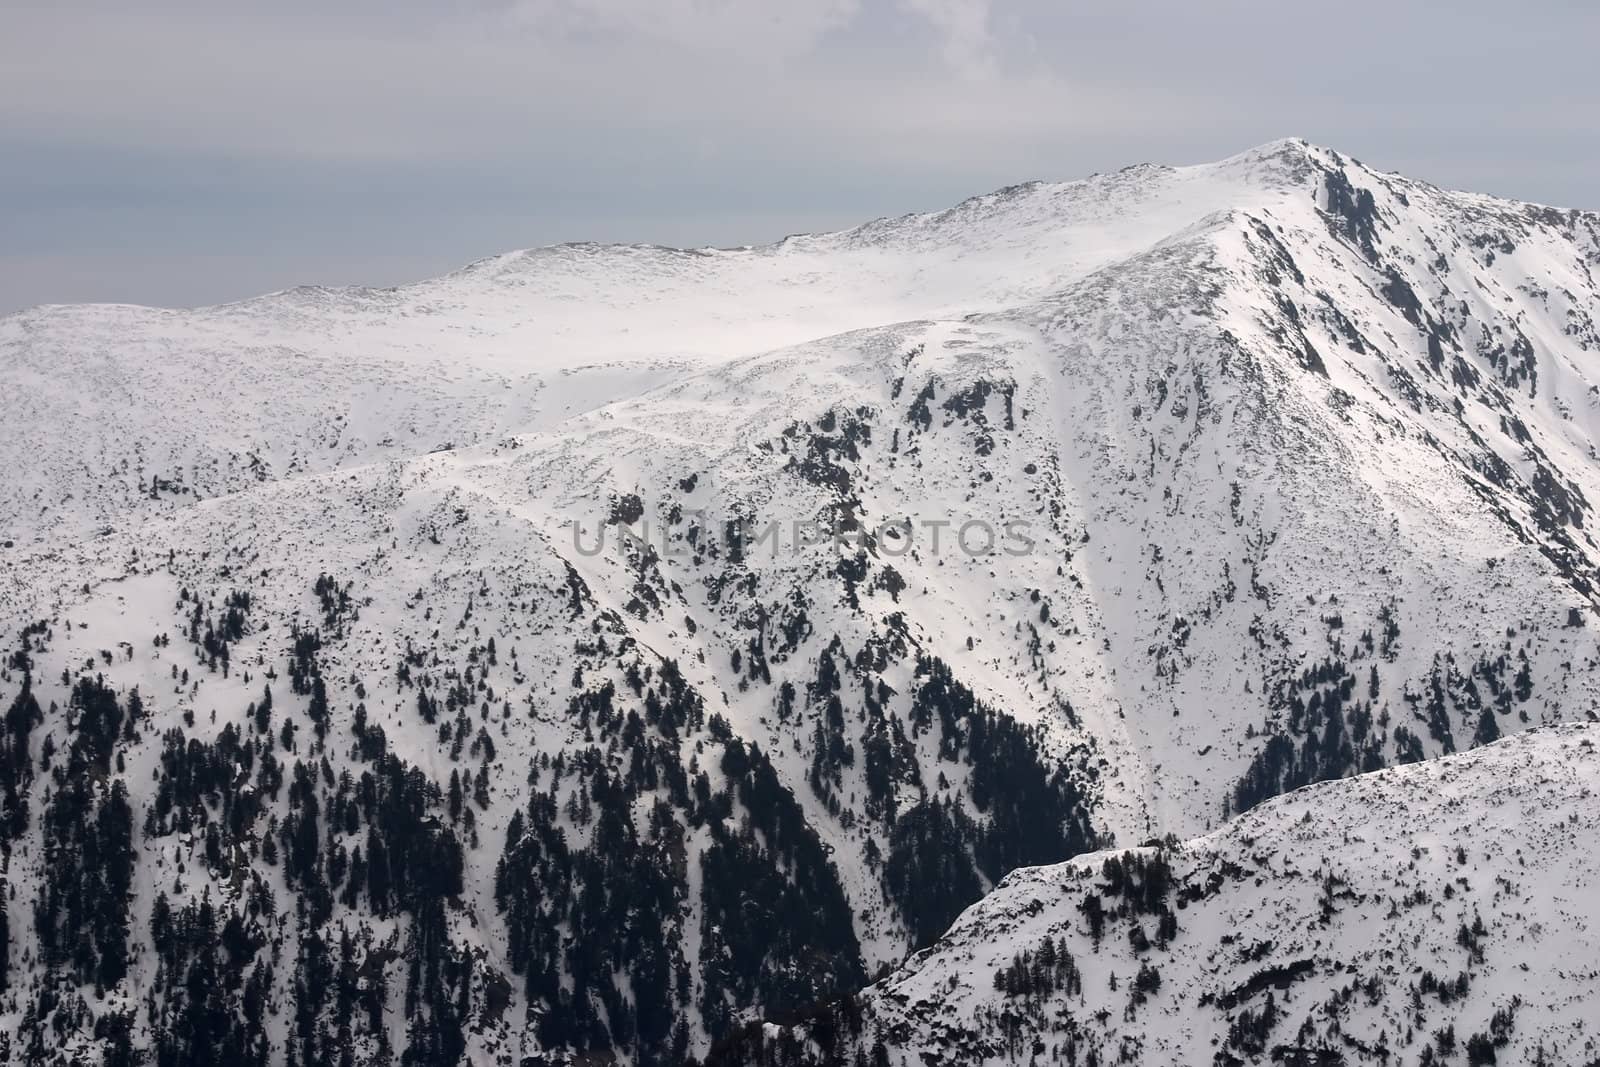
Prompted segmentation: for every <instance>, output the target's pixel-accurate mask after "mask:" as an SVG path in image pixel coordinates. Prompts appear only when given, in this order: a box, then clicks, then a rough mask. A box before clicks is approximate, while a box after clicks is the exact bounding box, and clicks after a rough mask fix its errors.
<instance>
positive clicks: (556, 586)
mask: <svg viewBox="0 0 1600 1067" xmlns="http://www.w3.org/2000/svg"><path fill="white" fill-rule="evenodd" d="M1597 233H1600V227H1597V220H1596V218H1595V217H1594V216H1590V215H1582V214H1578V213H1564V212H1556V211H1553V210H1551V209H1545V208H1538V207H1533V206H1529V205H1521V204H1514V203H1509V202H1505V201H1497V200H1491V199H1488V198H1483V197H1476V196H1471V195H1468V194H1459V193H1449V192H1444V191H1441V190H1437V189H1434V188H1432V187H1430V186H1427V185H1425V184H1422V183H1418V182H1414V181H1410V180H1407V179H1404V178H1400V177H1398V176H1393V175H1383V174H1377V173H1375V172H1373V171H1371V170H1369V169H1367V168H1365V167H1362V166H1361V165H1359V164H1357V163H1355V162H1354V161H1351V160H1348V159H1346V158H1344V157H1342V156H1339V155H1338V154H1337V153H1334V152H1331V151H1329V150H1326V149H1320V148H1316V147H1313V146H1310V145H1306V144H1305V143H1303V142H1293V141H1291V142H1280V143H1276V144H1273V145H1269V146H1265V147H1263V148H1261V149H1257V150H1255V151H1253V152H1249V153H1245V154H1244V155H1241V156H1239V157H1235V158H1234V159H1230V160H1226V161H1223V162H1222V163H1218V164H1213V165H1208V166H1203V167H1193V168H1179V169H1174V168H1164V167H1149V166H1145V167H1136V168H1130V169H1129V170H1126V171H1122V172H1119V173H1118V174H1115V175H1110V176H1104V177H1097V178H1092V179H1089V180H1087V181H1084V182H1075V183H1070V184H1065V185H1029V186H1020V187H1016V188H1013V189H1008V190H1004V191H1001V192H999V193H995V194H991V195H989V196H985V197H979V198H976V199H974V200H971V201H968V202H966V203H964V204H962V205H959V206H958V207H957V208H955V209H952V210H951V211H948V212H943V213H939V214H934V215H922V216H908V217H906V218H904V219H898V220H886V221H880V222H877V223H871V224H868V225H866V226H863V227H860V228H857V229H855V230H850V231H845V232H842V233H839V234H830V235H820V236H811V237H804V238H793V239H790V240H788V241H785V242H782V243H780V244H779V245H775V246H771V247H768V248H763V249H740V250H731V251H702V252H678V251H673V250H663V249H642V248H597V247H591V246H579V247H571V248H562V249H551V250H541V251H537V252H532V253H518V254H513V255H511V256H506V257H500V258H498V259H495V260H489V261H485V262H483V263H480V264H477V265H474V266H473V267H469V268H467V269H466V270H464V271H461V272H458V273H457V274H455V275H451V276H449V277H447V278H444V279H439V280H437V281H434V282H428V283H422V284H420V285H417V286H412V287H407V288H404V289H401V290H395V291H384V292H373V291H341V292H332V291H323V290H317V291H299V290H297V291H292V292H289V293H284V294H277V295H274V296H270V297H263V298H261V299H259V300H255V301H249V302H246V303H244V304H238V305H228V306H225V307H220V308H211V309H201V310H198V311H194V312H165V311H151V310H148V309H130V308H42V309H36V310H34V311H31V312H26V313H23V314H22V315H18V316H12V317H10V318H8V319H5V320H0V376H3V381H4V384H5V387H6V388H7V390H8V395H11V396H15V397H17V398H18V399H17V401H16V402H15V403H14V404H13V405H12V406H11V407H10V408H9V409H8V412H7V418H8V432H7V434H6V435H5V436H4V438H3V439H0V447H3V448H4V449H5V453H4V456H3V458H4V460H5V463H6V469H7V470H8V471H11V472H13V478H14V480H15V482H16V484H17V486H18V488H19V490H20V491H19V492H17V493H15V494H13V495H11V496H10V497H9V498H8V503H7V508H8V510H7V511H5V512H4V513H3V515H0V522H3V523H4V529H5V533H4V541H3V542H0V543H4V545H5V547H4V548H3V549H0V551H3V552H4V553H5V559H6V568H5V573H4V576H3V584H0V623H3V626H4V628H5V629H6V631H7V632H8V633H10V634H11V635H13V636H12V637H10V638H8V639H7V641H6V645H7V647H9V648H11V649H13V650H14V651H13V652H12V653H11V654H10V655H9V656H8V658H7V660H6V662H5V665H4V670H3V671H0V707H9V708H10V709H11V713H10V714H9V715H8V716H7V719H6V735H5V744H4V751H5V754H6V760H3V761H0V764H3V765H4V766H5V767H6V768H8V770H7V773H6V776H5V780H4V781H0V796H3V797H4V800H5V807H4V811H5V812H6V813H7V814H6V818H5V820H4V825H5V827H6V831H5V834H4V842H5V856H6V865H5V877H6V880H7V892H8V895H11V894H14V900H13V903H12V908H11V912H10V920H9V928H10V931H11V933H10V948H9V957H8V958H9V989H8V991H7V992H6V993H5V994H4V996H3V997H0V1016H3V1017H4V1019H5V1021H6V1024H7V1025H6V1027H5V1029H6V1030H8V1031H9V1032H11V1033H13V1034H16V1035H19V1036H17V1037H16V1038H15V1040H17V1041H19V1042H24V1043H33V1044H34V1045H37V1046H38V1047H40V1048H42V1047H43V1046H44V1043H45V1042H46V1040H47V1039H46V1037H45V1036H44V1035H45V1034H47V1033H55V1034H61V1035H67V1037H66V1038H64V1039H63V1041H64V1047H67V1048H70V1049H80V1050H97V1051H98V1050H103V1049H105V1048H107V1047H120V1046H118V1045H117V1043H118V1042H121V1043H122V1044H123V1045H126V1046H128V1047H129V1048H138V1049H157V1048H158V1049H159V1050H160V1051H162V1053H163V1054H164V1055H171V1056H177V1057H180V1058H181V1057H182V1056H183V1055H200V1054H201V1053H202V1052H204V1053H205V1054H210V1053H212V1052H213V1051H215V1049H217V1048H220V1047H226V1048H227V1049H228V1054H229V1055H230V1056H232V1057H235V1058H243V1059H246V1060H249V1061H250V1062H273V1063H277V1062H285V1060H286V1058H287V1057H289V1056H290V1055H291V1054H292V1056H293V1057H294V1059H295V1061H296V1062H315V1061H318V1060H320V1059H323V1058H332V1056H333V1055H334V1053H335V1050H340V1049H349V1050H352V1051H351V1055H352V1056H353V1057H354V1058H355V1060H356V1061H358V1062H369V1061H370V1062H377V1061H381V1060H382V1059H384V1057H385V1056H387V1055H390V1054H393V1055H395V1056H402V1055H404V1054H405V1053H406V1051H407V1050H410V1055H411V1056H412V1060H413V1061H415V1062H437V1061H439V1060H449V1059H451V1058H452V1057H455V1056H458V1055H463V1054H464V1055H468V1056H470V1057H472V1058H473V1060H474V1061H475V1062H486V1061H489V1060H499V1059H506V1058H508V1059H512V1060H516V1059H519V1058H521V1057H531V1056H535V1055H541V1056H543V1055H549V1056H553V1057H560V1056H566V1055H568V1054H577V1053H588V1052H595V1053H602V1052H603V1053H605V1054H609V1055H615V1056H616V1057H618V1058H619V1059H620V1060H623V1061H626V1062H633V1063H659V1062H675V1061H678V1060H682V1059H683V1058H685V1057H686V1056H690V1055H698V1054H701V1053H704V1052H705V1051H706V1050H708V1049H709V1048H710V1047H711V1046H712V1043H713V1042H714V1041H715V1040H716V1039H718V1038H720V1037H722V1036H724V1035H726V1034H727V1033H729V1032H731V1031H732V1030H733V1029H734V1028H736V1027H737V1026H738V1025H739V1024H740V1023H741V1022H742V1021H744V1020H746V1019H749V1018H751V1017H754V1016H761V1015H771V1014H779V1013H785V1012H790V1011H797V1010H802V1009H804V1008H806V1007H807V1006H808V1005H810V1004H812V1003H815V1002H817V1001H822V1000H826V999H829V998H831V997H834V996H836V995H839V994H843V993H848V992H850V991H851V990H853V989H856V988H858V987H859V986H860V985H861V984H863V983H864V982H865V980H866V977H867V976H868V975H869V974H871V973H873V972H875V971H876V970H877V969H878V968H880V967H883V966H889V965H893V964H896V963H898V962H899V961H900V960H901V959H903V958H904V957H905V955H906V953H907V952H908V951H910V950H912V949H915V948H918V947H921V946H923V945H926V944H928V943H930V942H931V941H932V940H933V939H934V938H936V937H937V936H938V935H939V934H940V933H941V932H943V931H944V929H945V928H946V927H947V926H948V925H949V923H950V922H951V921H952V920H954V919H955V918H956V917H957V916H958V915H959V914H961V912H962V911H963V910H964V909H965V908H966V907H967V906H968V905H970V904H971V903H972V902H973V901H975V900H977V899H978V898H979V897H980V896H981V895H983V894H984V893H985V892H986V891H988V890H989V889H991V888H992V887H993V886H994V885H995V884H996V883H998V882H999V881H1000V880H1001V879H1002V878H1003V877H1004V876H1005V875H1006V874H1007V873H1008V872H1009V871H1011V870H1013V869H1014V868H1017V867H1022V866H1036V865H1040V864H1047V863H1054V862H1059V861H1061V860H1064V859H1067V858H1069V857H1070V856H1072V855H1075V854H1078V853H1081V852H1086V851H1090V850H1092V849H1094V848H1097V847H1100V846H1102V845H1104V844H1106V843H1108V842H1111V841H1116V842H1119V843H1123V844H1126V843H1130V842H1137V841H1142V840H1146V839H1149V838H1152V837H1158V836H1161V835H1163V834H1167V833H1172V834H1177V835H1179V836H1182V837H1188V836H1193V835H1196V834H1200V833H1204V832H1205V831H1207V830H1210V829H1212V828H1214V827H1216V826H1218V825H1221V824H1222V823H1223V821H1224V820H1226V819H1228V818H1230V817H1231V816H1234V815H1236V814H1237V813H1239V812H1241V811H1245V810H1248V809H1251V808H1253V807H1254V806H1255V805H1256V804H1258V803H1260V802H1262V801H1264V800H1267V799H1269V798H1270V797H1272V796H1274V795H1276V794H1279V793H1282V792H1285V791H1288V790H1292V789H1294V788H1297V787H1299V786H1301V785H1304V784H1306V783H1308V782H1313V781H1320V780H1324V779H1330V778H1341V777H1345V776H1348V775H1351V774H1355V773H1357V772H1360V771H1364V770H1374V769H1377V768H1380V767H1383V766H1387V765H1391V764H1396V763H1407V762H1414V761H1417V760H1422V759H1425V758H1429V757H1433V756H1437V755H1441V754H1446V753H1449V752H1452V751H1456V750H1458V749H1466V748H1469V747H1472V746H1474V745H1477V744H1480V743H1483V742H1487V741H1490V740H1493V739H1495V738H1496V737H1499V736H1501V735H1503V734H1509V733H1515V732H1517V731H1520V730H1522V729H1524V728H1526V727H1528V726H1530V725H1536V724H1540V723H1550V722H1557V721H1562V720H1568V719H1578V718H1583V717H1584V716H1585V715H1587V714H1589V713H1590V710H1591V709H1592V708H1593V707H1594V694H1595V687H1596V684H1597V681H1600V678H1597V672H1596V663H1597V653H1600V648H1597V646H1596V643H1595V639H1594V638H1593V636H1592V635H1591V633H1590V630H1589V628H1588V620H1589V619H1590V618H1591V616H1592V609H1593V607H1594V604H1595V601H1594V587H1593V582H1594V579H1595V574H1596V560H1595V553H1596V549H1595V545H1594V543H1593V542H1592V540H1591V533H1590V528H1591V525H1592V516H1591V514H1590V511H1591V505H1590V503H1589V500H1590V499H1592V498H1594V497H1595V496H1596V494H1600V468H1597V467H1596V465H1595V463H1594V460H1593V458H1592V444H1591V441H1592V440H1593V437H1594V433H1595V429H1596V424H1595V420H1596V417H1597V415H1596V410H1595V398H1596V397H1597V396H1600V389H1597V385H1600V372H1597V371H1596V368H1595V366H1594V363H1593V358H1592V353H1593V351H1594V347H1595V345H1596V343H1597V342H1596V338H1595V335H1594V330H1593V328H1592V316H1593V315H1594V314H1595V313H1596V309H1597V308H1600V293H1597V291H1596V288H1595V282H1594V279H1593V277H1592V273H1591V272H1592V270H1593V269H1594V267H1595V265H1596V262H1597V260H1600V240H1597ZM625 530H627V531H631V533H625V532H624V531H625ZM119 790H120V792H119ZM124 824H126V826H127V827H128V829H127V832H126V836H127V837H128V838H130V839H131V840H132V842H133V844H132V845H131V846H130V847H132V848H134V849H136V850H137V851H136V854H135V858H134V860H133V861H131V862H130V863H129V864H128V865H127V866H126V867H125V868H124V867H116V868H115V869H113V870H111V871H110V872H109V873H108V872H107V871H103V870H101V869H99V868H100V867H101V866H102V862H101V857H104V856H106V855H109V854H115V853H120V852H123V851H126V849H123V848H122V847H121V845H122V842H123V838H124V836H125V835H124V832H123V829H122V827H123V826H124ZM102 827H103V829H102ZM113 846H115V847H113ZM53 885H67V886H74V887H76V889H74V890H73V891H72V892H70V893H66V894H65V895H64V896H59V897H58V896H56V895H52V893H51V892H50V891H49V887H50V886H53ZM158 914H159V915H162V916H165V918H164V919H163V920H162V921H161V922H160V923H157V922H156V918H155V917H156V916H157V915H158ZM90 916H94V917H96V918H94V919H93V921H90V919H89V918H88V917H90ZM229 923H233V927H234V930H233V932H232V933H225V932H224V931H226V930H228V929H229ZM80 928H82V929H88V930H89V931H90V933H89V935H88V936H87V937H81V938H77V939H74V938H73V937H72V936H69V931H73V930H77V929H80ZM108 961H109V962H108ZM215 975H222V976H223V977H222V978H221V979H220V980H217V979H215V978H214V977H212V976H215ZM202 979H203V980H202ZM213 987H214V988H215V989H217V990H218V992H216V994H215V996H214V997H213V996H209V995H201V991H202V990H204V989H209V988H213ZM44 989H51V990H54V991H56V992H55V993H54V994H52V995H53V996H54V997H56V999H55V1000H53V1001H48V1002H42V1001H40V999H39V998H40V997H41V995H42V994H41V991H42V990H44ZM151 1003H154V1004H155V1005H156V1008H155V1014H154V1015H153V1016H152V1014H151V1013H150V1011H149V1010H148V1005H149V1004H151ZM352 1005H356V1006H359V1008H360V1010H359V1011H357V1010H354V1009H353V1008H352V1007H351V1006H352ZM230 1018H231V1019H233V1020H235V1022H234V1023H232V1024H226V1023H224V1022H221V1021H219V1020H222V1019H230ZM239 1019H245V1020H250V1025H244V1024H241V1023H238V1022H237V1020H239ZM107 1020H111V1021H107ZM47 1028H48V1029H47ZM51 1040H54V1039H51ZM108 1043H109V1044H108ZM197 1050H198V1051H197Z"/></svg>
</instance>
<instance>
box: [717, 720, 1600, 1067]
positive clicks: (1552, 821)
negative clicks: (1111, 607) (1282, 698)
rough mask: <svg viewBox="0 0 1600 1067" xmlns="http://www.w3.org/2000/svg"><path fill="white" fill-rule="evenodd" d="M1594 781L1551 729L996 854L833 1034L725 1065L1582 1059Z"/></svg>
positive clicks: (1596, 1043) (1592, 972)
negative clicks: (865, 1060)
mask: <svg viewBox="0 0 1600 1067" xmlns="http://www.w3.org/2000/svg"><path fill="white" fill-rule="evenodd" d="M1597 789H1600V728H1596V727H1594V726H1569V727H1557V728H1554V729H1549V730H1540V731H1535V732H1531V733H1527V734H1523V735H1521V736H1519V737H1516V738H1508V739H1506V740H1504V741H1500V742H1498V743H1496V744H1494V745H1491V746H1488V747H1486V748H1484V749H1481V750H1479V751H1477V752H1473V753H1470V754H1467V755H1461V756H1452V757H1448V758H1445V759H1442V760H1437V761H1431V762H1427V763H1422V764H1417V765H1414V766H1410V767H1405V768H1399V769H1395V770H1390V771H1379V772H1376V773H1373V774H1368V775H1363V776H1361V777H1359V778H1354V779H1350V780H1348V781H1342V782H1337V783H1325V784H1322V785H1317V786H1312V787H1309V788H1307V789H1304V790H1301V791H1298V792H1295V793H1293V794H1290V795H1289V796H1285V797H1281V798H1278V799H1275V800H1272V801H1269V802H1268V803H1266V804H1264V805H1262V806H1261V807H1259V808H1257V809H1255V810H1254V811H1251V812H1250V813H1248V814H1246V815H1243V816H1241V817H1240V818H1238V819H1236V820H1234V821H1233V822H1231V823H1229V824H1228V825H1227V826H1226V827H1225V828H1224V829H1222V830H1218V831H1216V832H1215V833H1212V834H1209V835H1207V836H1205V837H1201V838H1197V839H1195V840H1192V841H1188V842H1184V843H1182V844H1178V843H1176V842H1171V843H1167V844H1160V845H1155V846H1153V847H1145V848H1140V849H1132V850H1127V851H1122V852H1109V853H1094V854H1091V855H1087V856H1081V857H1079V858H1077V859H1075V860H1072V861H1070V862H1068V863H1064V864H1061V865H1059V866H1055V867H1036V868H1030V869H1027V870H1020V871H1015V872H1013V873H1012V874H1011V875H1010V876H1008V877H1007V878H1006V880H1005V881H1004V882H1003V883H1002V884H1001V885H1000V886H999V887H998V888H997V889H996V890H995V891H994V892H993V893H991V894H990V895H989V896H987V897H985V898H984V899H983V900H982V901H981V902H979V903H978V904H976V905H974V906H973V907H972V908H970V909H968V911H967V912H966V913H965V914H963V915H962V917H961V918H960V919H959V920H958V921H957V922H956V923H955V925H954V926H952V927H951V928H950V930H949V932H948V933H947V934H946V935H945V936H944V937H943V938H941V939H940V941H939V942H938V944H936V945H934V946H933V947H932V948H929V949H927V950H925V951H923V952H920V953H918V954H917V955H915V956H913V957H912V958H911V959H910V960H908V961H907V962H906V964H905V966H904V967H902V968H901V969H900V970H898V971H897V972H896V973H895V974H894V975H892V976H891V977H889V978H887V979H885V980H883V981H881V982H879V983H877V984H876V985H874V986H872V987H871V988H870V989H869V990H867V991H866V992H865V993H864V994H862V996H861V997H860V1000H859V1003H858V1004H856V1005H853V1006H852V1008H853V1010H851V1011H839V1018H840V1021H839V1022H838V1023H837V1028H836V1029H829V1028H825V1027H823V1026H821V1025H820V1024H819V1023H815V1022H814V1023H812V1024H810V1029H809V1030H800V1031H797V1032H791V1033H787V1034H784V1033H780V1032H777V1031H775V1030H769V1031H767V1032H766V1033H765V1034H757V1033H752V1034H749V1035H747V1037H746V1039H745V1042H746V1043H745V1045H744V1047H742V1048H740V1049H738V1050H737V1052H738V1054H739V1055H738V1056H735V1055H733V1051H734V1050H731V1049H730V1050H729V1055H730V1060H729V1061H730V1062H732V1061H733V1060H734V1059H737V1058H739V1056H745V1057H748V1058H749V1059H748V1061H749V1062H755V1056H756V1054H757V1053H756V1050H755V1048H754V1043H755V1042H756V1041H758V1040H759V1041H764V1042H765V1044H766V1045H767V1046H768V1048H767V1050H766V1051H767V1054H768V1055H769V1056H775V1057H777V1058H776V1059H768V1060H763V1061H762V1062H839V1061H840V1059H841V1058H845V1059H847V1058H848V1056H849V1052H848V1051H847V1048H841V1047H835V1048H834V1049H833V1050H832V1052H831V1053H830V1054H829V1055H826V1056H824V1055H823V1054H822V1053H823V1049H822V1046H821V1045H820V1044H819V1043H818V1039H820V1040H822V1041H827V1040H829V1039H830V1038H831V1036H832V1035H833V1034H838V1035H841V1036H842V1037H843V1036H848V1035H850V1034H851V1032H852V1031H855V1034H856V1036H854V1038H853V1040H841V1041H839V1042H838V1045H839V1046H848V1045H849V1044H852V1043H853V1044H855V1045H858V1046H860V1048H861V1050H862V1052H863V1054H864V1055H867V1056H870V1057H871V1058H872V1059H873V1060H874V1061H875V1062H885V1061H887V1062H889V1063H906V1064H923V1063H930V1062H937V1063H949V1064H980V1063H994V1064H1000V1063H1027V1062H1041V1063H1044V1062H1048V1063H1071V1064H1077V1063H1094V1062H1100V1063H1108V1062H1136V1063H1144V1064H1197V1063H1217V1064H1243V1063H1258V1062H1274V1063H1346V1064H1360V1063H1390V1062H1396V1061H1399V1062H1405V1063H1447V1062H1462V1057H1465V1062H1468V1063H1551V1064H1553V1063H1567V1064H1581V1063H1593V1062H1597V1061H1600V1037H1597V1035H1596V1027H1597V1026H1600V1018H1597V1017H1596V1015H1595V1009H1594V1005H1593V1003H1592V998H1591V997H1589V996H1588V995H1587V993H1586V991H1587V990H1590V989H1592V988H1593V985H1594V983H1595V981H1596V979H1597V975H1600V971H1597V960H1600V900H1597V899H1596V898H1595V896H1594V894H1593V893H1592V892H1591V891H1590V887H1591V886H1592V885H1593V881H1594V877H1595V872H1594V870H1593V866H1594V863H1595V857H1596V855H1597V851H1600V840H1597V838H1596V826H1595V823H1594V820H1593V818H1592V817H1591V815H1592V811H1593V807H1594V800H1595V796H1596V790H1597ZM835 1010H836V1011H838V1009H835ZM829 1021H830V1022H833V1021H834V1020H833V1019H832V1018H831V1017H830V1018H829ZM808 1037H809V1038H811V1040H807V1038H808ZM785 1047H787V1049H788V1054H787V1056H786V1055H785V1054H784V1053H783V1052H782V1051H781V1050H782V1049H784V1048H785Z"/></svg>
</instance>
